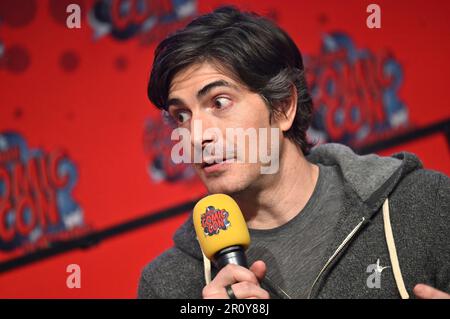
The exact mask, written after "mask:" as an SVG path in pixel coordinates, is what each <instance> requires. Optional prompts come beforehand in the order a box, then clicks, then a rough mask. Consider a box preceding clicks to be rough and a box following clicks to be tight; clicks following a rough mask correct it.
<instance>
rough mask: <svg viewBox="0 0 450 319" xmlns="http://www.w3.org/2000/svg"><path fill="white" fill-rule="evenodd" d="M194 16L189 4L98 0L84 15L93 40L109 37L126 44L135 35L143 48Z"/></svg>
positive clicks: (180, 1) (183, 1) (165, 0)
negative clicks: (92, 33) (90, 28)
mask: <svg viewBox="0 0 450 319" xmlns="http://www.w3.org/2000/svg"><path fill="white" fill-rule="evenodd" d="M196 13H197V3H196V1H193V0H156V1H155V0H98V1H97V2H96V3H95V4H94V6H93V8H92V9H91V11H90V12H89V14H88V21H89V24H90V25H91V27H92V29H93V31H94V39H99V38H101V37H103V36H106V35H111V36H112V37H113V38H114V39H116V40H127V39H130V38H132V37H134V36H137V35H139V36H140V39H141V42H142V43H143V44H149V43H152V42H155V41H159V40H161V39H162V38H164V37H165V36H166V35H167V34H168V33H170V32H172V31H175V30H176V29H178V28H180V27H182V26H183V25H184V24H186V23H187V22H188V21H189V20H191V19H192V18H193V17H194V16H195V14H196Z"/></svg>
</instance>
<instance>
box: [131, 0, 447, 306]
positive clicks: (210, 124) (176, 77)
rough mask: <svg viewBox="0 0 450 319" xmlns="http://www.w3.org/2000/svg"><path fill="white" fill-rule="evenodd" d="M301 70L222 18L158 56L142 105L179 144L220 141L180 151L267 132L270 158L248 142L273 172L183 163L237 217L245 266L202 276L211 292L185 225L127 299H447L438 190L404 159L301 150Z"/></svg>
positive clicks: (443, 199) (304, 97)
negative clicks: (172, 130) (246, 238)
mask: <svg viewBox="0 0 450 319" xmlns="http://www.w3.org/2000/svg"><path fill="white" fill-rule="evenodd" d="M303 71H304V67H303V62H302V57H301V54H300V52H299V50H298V48H297V47H296V45H295V44H294V42H293V41H292V40H291V39H290V37H289V36H288V35H287V34H286V33H285V32H284V31H283V30H281V29H280V28H279V27H277V26H276V25H274V24H273V23H272V22H270V21H269V20H267V19H265V18H262V17H259V16H257V15H255V14H249V13H242V12H240V11H238V10H237V9H234V8H231V7H225V8H221V9H218V10H216V11H214V12H213V13H211V14H207V15H204V16H201V17H199V18H197V19H195V20H194V21H193V22H191V23H190V24H189V25H188V26H187V27H186V28H185V29H183V30H180V31H178V32H177V33H175V34H173V35H171V36H169V37H168V38H167V39H165V40H164V41H162V42H161V43H160V45H159V46H158V48H157V49H156V52H155V60H154V63H153V70H152V73H151V77H150V82H149V87H148V94H149V98H150V100H151V101H152V102H153V103H154V104H155V105H156V106H157V107H159V108H161V109H163V110H165V111H166V112H168V114H169V115H170V117H171V118H172V119H173V121H174V122H175V123H176V124H178V126H179V127H180V128H184V129H187V130H189V131H191V132H192V131H193V130H194V129H193V126H194V125H195V123H196V121H197V122H200V123H201V124H202V130H203V132H206V131H208V129H210V128H215V129H216V132H217V130H218V132H219V133H220V134H200V135H199V134H193V135H192V137H191V144H192V145H191V147H192V152H195V151H196V150H197V149H198V148H201V149H202V150H204V149H205V148H208V147H209V146H211V145H214V144H217V143H219V141H221V138H222V137H221V136H220V135H221V134H222V135H225V132H226V129H227V128H242V129H249V128H258V129H277V130H278V132H280V133H279V135H277V136H276V142H277V143H276V144H277V145H278V148H277V149H274V148H273V147H272V146H268V145H269V144H270V143H267V145H266V144H264V143H261V142H260V141H258V143H257V148H258V150H259V149H260V148H264V147H268V148H269V151H272V152H277V154H278V165H279V166H278V170H277V171H276V172H275V173H272V174H262V173H261V168H262V166H263V163H261V161H260V158H258V161H256V162H251V161H249V160H248V159H249V156H248V155H250V154H249V150H250V148H248V147H247V148H246V151H247V153H246V154H247V155H246V156H243V157H241V158H237V157H234V158H231V159H239V160H240V161H238V162H236V161H235V162H230V161H229V160H230V158H228V157H227V156H228V155H227V154H228V153H225V154H226V155H224V156H223V157H221V158H220V159H219V162H220V163H216V164H214V165H210V164H209V163H207V162H206V161H205V159H203V160H202V161H201V162H200V163H194V167H195V169H196V171H197V173H198V175H199V176H200V178H201V180H202V181H203V182H204V184H205V185H206V187H207V189H208V191H209V193H225V194H229V195H230V196H232V197H233V198H234V199H235V200H236V201H237V203H238V205H239V206H240V208H241V210H242V212H243V214H244V216H245V219H246V222H247V225H248V227H249V229H250V236H251V239H252V243H251V245H250V247H249V249H248V251H247V256H248V259H249V261H250V264H251V267H250V269H246V268H244V267H240V266H237V265H228V266H226V267H224V268H223V269H221V270H220V271H219V270H218V269H216V268H215V267H214V265H213V268H212V280H211V281H210V280H209V279H208V278H209V275H211V274H210V273H209V270H208V266H205V267H204V265H209V261H208V260H206V259H205V258H204V257H203V255H202V252H201V249H200V247H199V245H198V242H197V240H196V235H195V231H194V228H193V224H192V220H191V218H189V219H188V220H187V221H186V223H185V224H184V225H183V226H181V227H180V229H178V230H177V232H176V234H175V236H174V243H175V246H174V247H173V248H171V249H169V250H167V251H166V252H164V253H163V254H162V255H161V256H159V257H157V258H156V259H155V260H154V261H153V262H152V263H150V264H149V265H148V266H147V267H146V268H145V269H144V271H143V273H142V276H141V280H140V283H139V291H138V296H139V297H140V298H202V297H203V298H399V297H402V298H408V297H419V298H447V297H449V295H448V294H447V293H446V292H448V291H449V290H450V269H449V265H450V249H449V248H450V241H449V238H448V234H449V233H450V232H449V227H448V225H449V217H448V211H449V185H450V183H449V179H448V177H446V176H445V175H443V174H440V173H437V172H432V171H428V170H424V169H423V168H422V166H421V163H420V161H419V160H418V159H417V158H416V157H415V156H414V155H413V154H409V153H406V152H403V153H399V154H396V155H394V156H393V157H379V156H376V155H369V156H358V155H356V154H355V153H353V152H352V151H351V150H350V149H349V148H348V147H346V146H343V145H339V144H325V145H321V146H317V147H315V148H313V149H312V150H311V147H312V145H311V144H310V143H308V141H307V140H306V130H307V128H308V126H309V124H310V121H311V114H312V101H311V97H310V95H309V93H308V90H307V86H306V81H305V77H304V73H303ZM272 142H273V141H272ZM270 145H273V144H270ZM235 148H236V149H238V148H239V147H235ZM213 155H214V154H213ZM215 159H216V160H217V158H215ZM394 239H395V240H394ZM205 278H206V279H205ZM420 283H425V284H427V285H423V284H420ZM433 287H434V288H433Z"/></svg>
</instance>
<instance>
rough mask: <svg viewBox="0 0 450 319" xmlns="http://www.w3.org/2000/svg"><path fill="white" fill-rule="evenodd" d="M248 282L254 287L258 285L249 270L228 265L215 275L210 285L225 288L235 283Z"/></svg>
mask: <svg viewBox="0 0 450 319" xmlns="http://www.w3.org/2000/svg"><path fill="white" fill-rule="evenodd" d="M241 281H248V282H251V283H253V284H255V285H259V283H258V279H257V278H256V276H255V274H254V273H253V272H251V271H250V270H249V269H247V268H244V267H242V266H238V265H234V264H229V265H226V266H225V267H224V268H222V269H221V270H220V271H219V272H218V273H217V275H216V277H215V278H214V280H213V281H211V285H212V286H214V287H220V288H222V287H225V286H227V285H232V284H234V283H236V282H241Z"/></svg>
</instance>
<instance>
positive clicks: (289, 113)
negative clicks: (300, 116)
mask: <svg viewBox="0 0 450 319" xmlns="http://www.w3.org/2000/svg"><path fill="white" fill-rule="evenodd" d="M279 108H280V111H281V112H278V114H277V116H276V122H277V123H278V125H279V127H280V130H281V131H282V132H286V131H288V130H289V129H290V128H291V126H292V123H293V122H294V119H295V115H296V113H297V90H296V89H295V87H294V85H292V86H291V97H290V98H289V99H288V100H286V101H285V102H283V103H282V104H281V105H280V106H279Z"/></svg>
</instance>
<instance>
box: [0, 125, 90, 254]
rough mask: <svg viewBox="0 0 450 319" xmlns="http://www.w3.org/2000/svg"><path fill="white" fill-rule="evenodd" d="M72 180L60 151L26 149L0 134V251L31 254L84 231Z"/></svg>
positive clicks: (72, 168) (69, 164) (74, 177)
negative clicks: (26, 251) (22, 249)
mask: <svg viewBox="0 0 450 319" xmlns="http://www.w3.org/2000/svg"><path fill="white" fill-rule="evenodd" d="M77 178H78V173H77V169H76V167H75V165H74V163H73V162H72V161H71V160H70V158H69V157H68V156H67V155H66V154H64V153H63V152H61V151H51V152H45V151H43V150H42V149H31V148H29V147H28V146H27V144H26V141H25V140H24V138H23V137H22V136H21V135H20V134H17V133H15V132H3V133H0V251H12V250H14V249H16V248H19V247H21V248H24V249H25V250H33V249H36V248H38V247H46V246H48V245H49V244H50V243H51V242H54V241H58V240H65V239H69V238H71V237H74V236H75V235H78V234H81V233H82V232H84V231H85V230H86V229H85V228H86V227H85V226H84V218H83V210H82V209H81V207H80V206H79V204H78V203H77V202H76V201H75V199H74V198H73V195H72V191H73V188H74V187H75V185H76V182H77Z"/></svg>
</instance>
